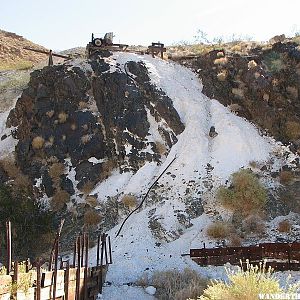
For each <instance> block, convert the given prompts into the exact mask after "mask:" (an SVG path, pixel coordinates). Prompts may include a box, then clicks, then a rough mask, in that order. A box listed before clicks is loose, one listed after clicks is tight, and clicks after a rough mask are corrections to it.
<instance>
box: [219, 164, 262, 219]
mask: <svg viewBox="0 0 300 300" xmlns="http://www.w3.org/2000/svg"><path fill="white" fill-rule="evenodd" d="M217 198H218V200H220V202H221V203H222V204H223V205H224V206H225V207H227V208H230V209H232V210H236V211H239V212H240V213H241V214H242V215H249V214H251V213H253V212H257V211H261V210H262V209H263V208H264V207H265V204H266V202H267V192H266V189H265V188H264V187H263V186H262V185H261V183H260V182H259V180H258V178H257V177H256V176H255V175H254V174H253V173H252V172H251V171H250V170H243V169H242V170H240V171H238V172H236V173H234V174H233V175H232V185H231V187H230V188H227V187H221V188H219V190H218V192H217Z"/></svg>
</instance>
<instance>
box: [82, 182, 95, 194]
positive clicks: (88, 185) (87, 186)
mask: <svg viewBox="0 0 300 300" xmlns="http://www.w3.org/2000/svg"><path fill="white" fill-rule="evenodd" d="M94 187H95V183H94V182H92V181H87V182H86V183H85V184H84V185H83V186H82V187H81V188H80V189H79V190H80V191H81V192H83V193H84V194H85V195H88V194H89V193H90V192H91V191H92V190H93V189H94Z"/></svg>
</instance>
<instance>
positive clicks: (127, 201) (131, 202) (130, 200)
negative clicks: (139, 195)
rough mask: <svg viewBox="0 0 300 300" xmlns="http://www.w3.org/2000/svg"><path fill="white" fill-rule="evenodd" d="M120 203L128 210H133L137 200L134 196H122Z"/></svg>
mask: <svg viewBox="0 0 300 300" xmlns="http://www.w3.org/2000/svg"><path fill="white" fill-rule="evenodd" d="M121 201H122V203H123V204H124V205H125V206H126V207H128V208H134V207H136V206H137V199H136V197H135V196H134V195H129V194H128V195H124V196H123V197H122V200H121Z"/></svg>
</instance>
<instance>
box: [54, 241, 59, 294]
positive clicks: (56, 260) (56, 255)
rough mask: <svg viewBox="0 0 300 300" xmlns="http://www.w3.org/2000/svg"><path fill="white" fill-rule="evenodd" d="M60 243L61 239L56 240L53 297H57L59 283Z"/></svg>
mask: <svg viewBox="0 0 300 300" xmlns="http://www.w3.org/2000/svg"><path fill="white" fill-rule="evenodd" d="M58 244H59V240H57V241H56V245H55V252H54V253H55V254H54V273H53V299H55V298H56V285H57V265H58Z"/></svg>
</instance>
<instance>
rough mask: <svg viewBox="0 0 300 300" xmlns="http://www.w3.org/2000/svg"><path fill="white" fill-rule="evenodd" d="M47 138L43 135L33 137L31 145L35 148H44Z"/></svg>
mask: <svg viewBox="0 0 300 300" xmlns="http://www.w3.org/2000/svg"><path fill="white" fill-rule="evenodd" d="M44 143H45V140H44V138H43V137H41V136H36V137H35V138H33V140H32V142H31V145H32V147H33V149H42V148H43V146H44Z"/></svg>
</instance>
